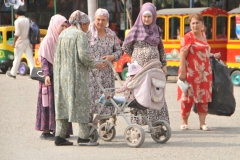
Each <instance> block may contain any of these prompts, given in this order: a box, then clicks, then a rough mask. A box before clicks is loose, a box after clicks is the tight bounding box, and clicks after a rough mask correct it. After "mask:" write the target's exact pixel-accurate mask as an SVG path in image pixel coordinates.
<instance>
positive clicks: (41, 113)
mask: <svg viewBox="0 0 240 160" xmlns="http://www.w3.org/2000/svg"><path fill="white" fill-rule="evenodd" d="M41 65H42V70H43V72H44V75H45V76H50V73H51V72H52V71H53V65H52V64H51V63H49V62H48V61H47V59H46V58H43V57H41ZM51 83H52V85H50V86H48V87H47V89H48V99H49V106H48V107H43V106H42V88H43V87H45V85H44V83H42V82H39V90H38V102H37V114H36V126H35V129H36V130H39V131H43V130H50V131H53V132H55V127H56V122H55V108H54V90H53V81H52V80H51ZM70 134H71V135H72V134H73V130H72V124H71V123H69V124H68V129H67V133H66V135H70Z"/></svg>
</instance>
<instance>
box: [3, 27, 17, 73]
mask: <svg viewBox="0 0 240 160" xmlns="http://www.w3.org/2000/svg"><path fill="white" fill-rule="evenodd" d="M13 35H14V27H13V26H2V27H0V69H1V71H2V72H3V73H6V72H7V70H8V68H10V67H12V62H13V59H14V52H13V47H12V44H13V38H12V37H13Z"/></svg>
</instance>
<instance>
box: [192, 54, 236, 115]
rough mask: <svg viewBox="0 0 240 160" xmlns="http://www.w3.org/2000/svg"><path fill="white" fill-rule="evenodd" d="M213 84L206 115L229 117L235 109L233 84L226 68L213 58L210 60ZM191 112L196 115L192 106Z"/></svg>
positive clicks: (195, 110)
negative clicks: (210, 100)
mask: <svg viewBox="0 0 240 160" xmlns="http://www.w3.org/2000/svg"><path fill="white" fill-rule="evenodd" d="M210 62H211V67H212V73H213V84H212V102H210V103H208V113H209V114H213V115H218V116H231V115H232V114H233V113H234V111H235V107H236V101H235V98H234V95H233V84H232V81H231V79H230V75H229V72H228V68H227V66H226V65H225V64H224V63H223V62H222V61H218V60H216V59H215V58H212V57H211V58H210ZM193 111H194V112H195V113H197V109H196V106H195V105H194V107H193Z"/></svg>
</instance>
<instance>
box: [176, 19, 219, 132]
mask: <svg viewBox="0 0 240 160" xmlns="http://www.w3.org/2000/svg"><path fill="white" fill-rule="evenodd" d="M189 22H190V27H191V31H190V32H188V33H187V34H186V35H185V36H184V37H183V38H182V40H181V49H180V67H179V79H180V80H182V81H184V80H186V81H187V82H188V83H189V88H188V90H187V92H186V93H183V92H182V91H181V90H180V88H178V97H177V99H178V100H180V101H181V118H182V125H181V129H182V130H187V129H188V117H189V115H190V111H191V108H192V106H193V105H194V104H196V107H197V111H198V115H199V120H200V129H201V130H204V131H209V130H210V129H209V128H208V127H207V125H206V124H205V119H206V115H207V112H208V102H211V101H212V68H211V65H210V59H209V58H210V56H214V57H215V58H220V53H216V54H211V53H210V47H209V45H208V43H207V40H206V37H205V34H204V32H202V28H203V27H204V23H203V22H204V21H203V17H202V16H201V15H200V14H192V15H191V16H190V17H189Z"/></svg>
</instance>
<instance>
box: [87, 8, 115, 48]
mask: <svg viewBox="0 0 240 160" xmlns="http://www.w3.org/2000/svg"><path fill="white" fill-rule="evenodd" d="M97 16H104V17H106V18H107V20H109V13H108V11H107V10H106V9H103V8H99V9H97V10H96V12H95V15H94V19H95V18H96V17H97ZM107 27H108V24H107V26H106V30H107V32H108V33H110V34H112V32H111V30H110V29H109V28H107ZM90 31H91V33H92V38H91V40H90V41H91V42H90V43H91V44H95V43H97V40H98V30H97V28H96V27H95V24H94V22H93V23H92V24H91V25H90Z"/></svg>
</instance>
